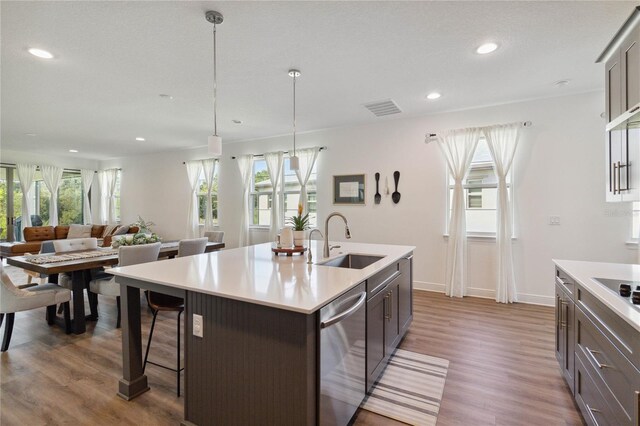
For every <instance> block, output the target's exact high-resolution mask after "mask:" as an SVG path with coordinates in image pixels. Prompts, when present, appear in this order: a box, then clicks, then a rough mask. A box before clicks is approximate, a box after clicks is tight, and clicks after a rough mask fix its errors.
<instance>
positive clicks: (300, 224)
mask: <svg viewBox="0 0 640 426" xmlns="http://www.w3.org/2000/svg"><path fill="white" fill-rule="evenodd" d="M287 224H288V225H292V226H293V245H294V246H296V247H302V245H303V243H304V231H305V230H306V229H307V228H309V213H307V214H305V215H304V216H303V215H302V203H299V204H298V215H297V216H291V217H290V218H288V219H287Z"/></svg>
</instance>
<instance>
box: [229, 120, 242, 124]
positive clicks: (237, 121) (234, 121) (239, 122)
mask: <svg viewBox="0 0 640 426" xmlns="http://www.w3.org/2000/svg"><path fill="white" fill-rule="evenodd" d="M231 121H232V122H233V123H234V124H242V120H231Z"/></svg>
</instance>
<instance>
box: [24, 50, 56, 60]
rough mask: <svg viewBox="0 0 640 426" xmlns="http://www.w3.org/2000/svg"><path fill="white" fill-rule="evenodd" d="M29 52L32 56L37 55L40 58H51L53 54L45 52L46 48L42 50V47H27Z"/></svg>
mask: <svg viewBox="0 0 640 426" xmlns="http://www.w3.org/2000/svg"><path fill="white" fill-rule="evenodd" d="M29 53H31V54H32V55H33V56H37V57H38V58H42V59H51V58H53V55H52V54H51V53H49V52H47V51H46V50H42V49H36V48H31V49H29Z"/></svg>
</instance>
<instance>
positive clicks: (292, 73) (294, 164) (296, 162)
mask: <svg viewBox="0 0 640 426" xmlns="http://www.w3.org/2000/svg"><path fill="white" fill-rule="evenodd" d="M289 77H291V78H293V155H291V156H289V168H290V169H291V170H300V159H299V158H298V157H297V156H296V79H297V78H298V77H300V71H299V70H289Z"/></svg>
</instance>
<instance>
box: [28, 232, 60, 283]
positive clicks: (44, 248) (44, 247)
mask: <svg viewBox="0 0 640 426" xmlns="http://www.w3.org/2000/svg"><path fill="white" fill-rule="evenodd" d="M55 251H56V250H55V248H54V247H53V240H47V241H43V242H42V244H41V245H40V253H38V254H47V253H54V252H55ZM29 255H30V253H25V256H29ZM24 272H25V273H26V274H27V284H31V281H32V280H33V279H34V278H35V279H39V280H40V284H44V283H45V282H46V280H47V278H46V277H42V276H40V274H39V273H38V272H34V271H28V270H26V269H25V270H24Z"/></svg>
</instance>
